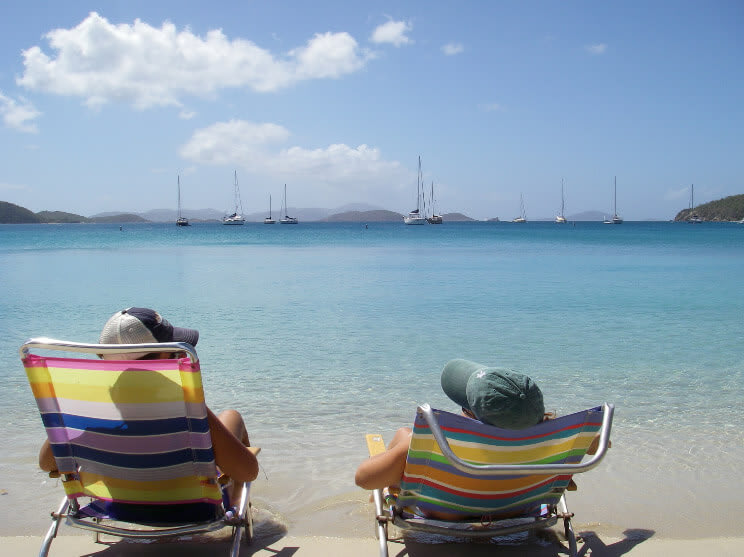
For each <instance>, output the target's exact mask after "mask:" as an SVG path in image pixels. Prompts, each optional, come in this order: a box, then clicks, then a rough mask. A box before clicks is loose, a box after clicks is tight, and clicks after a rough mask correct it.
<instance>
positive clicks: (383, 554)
mask: <svg viewBox="0 0 744 557" xmlns="http://www.w3.org/2000/svg"><path fill="white" fill-rule="evenodd" d="M372 495H373V498H374V500H375V522H376V523H377V526H376V528H377V530H376V532H375V534H376V535H377V541H378V542H379V544H380V557H388V547H387V542H388V523H387V521H386V520H385V519H384V518H383V516H384V511H383V508H382V491H381V490H379V489H375V490H374V491H373V492H372Z"/></svg>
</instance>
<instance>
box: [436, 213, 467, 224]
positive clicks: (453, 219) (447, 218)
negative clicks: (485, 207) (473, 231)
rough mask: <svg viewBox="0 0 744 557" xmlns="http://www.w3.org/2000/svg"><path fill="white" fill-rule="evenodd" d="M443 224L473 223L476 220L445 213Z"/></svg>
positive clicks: (459, 214)
mask: <svg viewBox="0 0 744 557" xmlns="http://www.w3.org/2000/svg"><path fill="white" fill-rule="evenodd" d="M442 221H443V222H473V221H475V219H471V218H470V217H468V216H466V215H463V214H462V213H445V214H443V215H442Z"/></svg>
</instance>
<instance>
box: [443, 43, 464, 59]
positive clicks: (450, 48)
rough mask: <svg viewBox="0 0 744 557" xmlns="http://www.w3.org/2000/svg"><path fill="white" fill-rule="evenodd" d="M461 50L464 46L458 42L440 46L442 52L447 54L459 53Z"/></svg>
mask: <svg viewBox="0 0 744 557" xmlns="http://www.w3.org/2000/svg"><path fill="white" fill-rule="evenodd" d="M463 50H465V47H464V46H462V45H461V44H460V43H447V44H446V45H444V46H443V47H442V52H444V53H445V54H446V55H447V56H454V55H455V54H460V53H461V52H462V51H463Z"/></svg>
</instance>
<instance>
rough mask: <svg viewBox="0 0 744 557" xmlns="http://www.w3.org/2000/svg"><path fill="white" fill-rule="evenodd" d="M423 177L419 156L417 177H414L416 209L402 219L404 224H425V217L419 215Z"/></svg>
mask: <svg viewBox="0 0 744 557" xmlns="http://www.w3.org/2000/svg"><path fill="white" fill-rule="evenodd" d="M423 187H424V183H423V175H422V174H421V156H419V158H418V176H417V177H416V208H415V209H414V210H413V211H411V212H410V213H408V216H407V217H403V222H404V223H406V224H426V217H425V216H424V215H423V214H422V213H421V196H422V192H423Z"/></svg>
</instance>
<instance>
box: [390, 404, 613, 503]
mask: <svg viewBox="0 0 744 557" xmlns="http://www.w3.org/2000/svg"><path fill="white" fill-rule="evenodd" d="M429 410H430V415H431V416H433V418H434V419H435V420H436V423H437V424H438V425H439V428H440V430H441V431H442V433H443V434H444V437H445V438H446V440H447V443H448V444H449V446H450V448H451V449H452V452H453V453H454V454H455V455H456V456H457V457H458V458H460V459H462V460H463V461H465V462H467V463H469V464H473V465H492V464H508V465H525V466H529V465H543V466H544V465H562V464H576V463H578V462H580V461H581V459H582V458H583V456H584V455H585V454H586V452H587V449H588V448H589V446H590V445H591V443H592V440H593V439H594V438H595V437H596V436H597V434H598V432H599V430H600V427H601V426H602V423H603V415H604V410H603V408H602V407H597V408H593V409H590V410H585V411H583V412H578V413H576V414H571V415H568V416H562V417H560V418H557V419H552V420H547V421H544V422H542V423H540V424H537V425H535V426H533V427H531V428H528V429H522V430H508V429H501V428H498V427H494V426H490V425H487V424H483V423H481V422H479V421H477V420H472V419H470V418H466V417H464V416H460V415H456V414H452V413H450V412H445V411H442V410H431V409H429ZM610 418H611V414H610ZM571 475H572V474H571V473H566V472H563V473H546V472H545V471H544V470H543V471H541V473H535V474H511V475H504V474H503V472H502V473H499V474H491V475H484V474H483V473H482V472H481V473H477V474H470V473H466V472H463V471H462V470H460V469H458V468H457V467H455V466H454V465H453V463H452V462H451V461H450V460H448V459H447V458H446V457H445V456H444V455H443V453H442V450H441V448H440V447H439V444H438V443H437V441H436V440H435V438H434V435H433V434H432V428H431V427H430V426H429V424H428V423H427V421H426V419H425V416H424V413H423V412H422V411H421V409H419V411H418V412H417V414H416V419H415V423H414V428H413V437H412V439H411V444H410V447H409V450H408V457H407V460H406V466H405V470H404V472H403V480H402V483H401V486H400V487H401V492H400V495H399V496H398V504H399V505H400V506H401V507H408V508H412V509H413V508H417V509H418V512H423V514H428V513H432V512H434V513H447V514H448V515H455V516H459V517H462V518H465V517H493V518H498V517H504V516H520V515H525V514H530V513H532V512H535V511H537V510H538V509H539V508H540V506H541V505H543V504H547V505H554V504H556V503H557V502H558V500H559V499H560V497H561V495H562V494H563V491H564V490H565V488H566V487H567V485H568V483H569V481H570V480H571Z"/></svg>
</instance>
